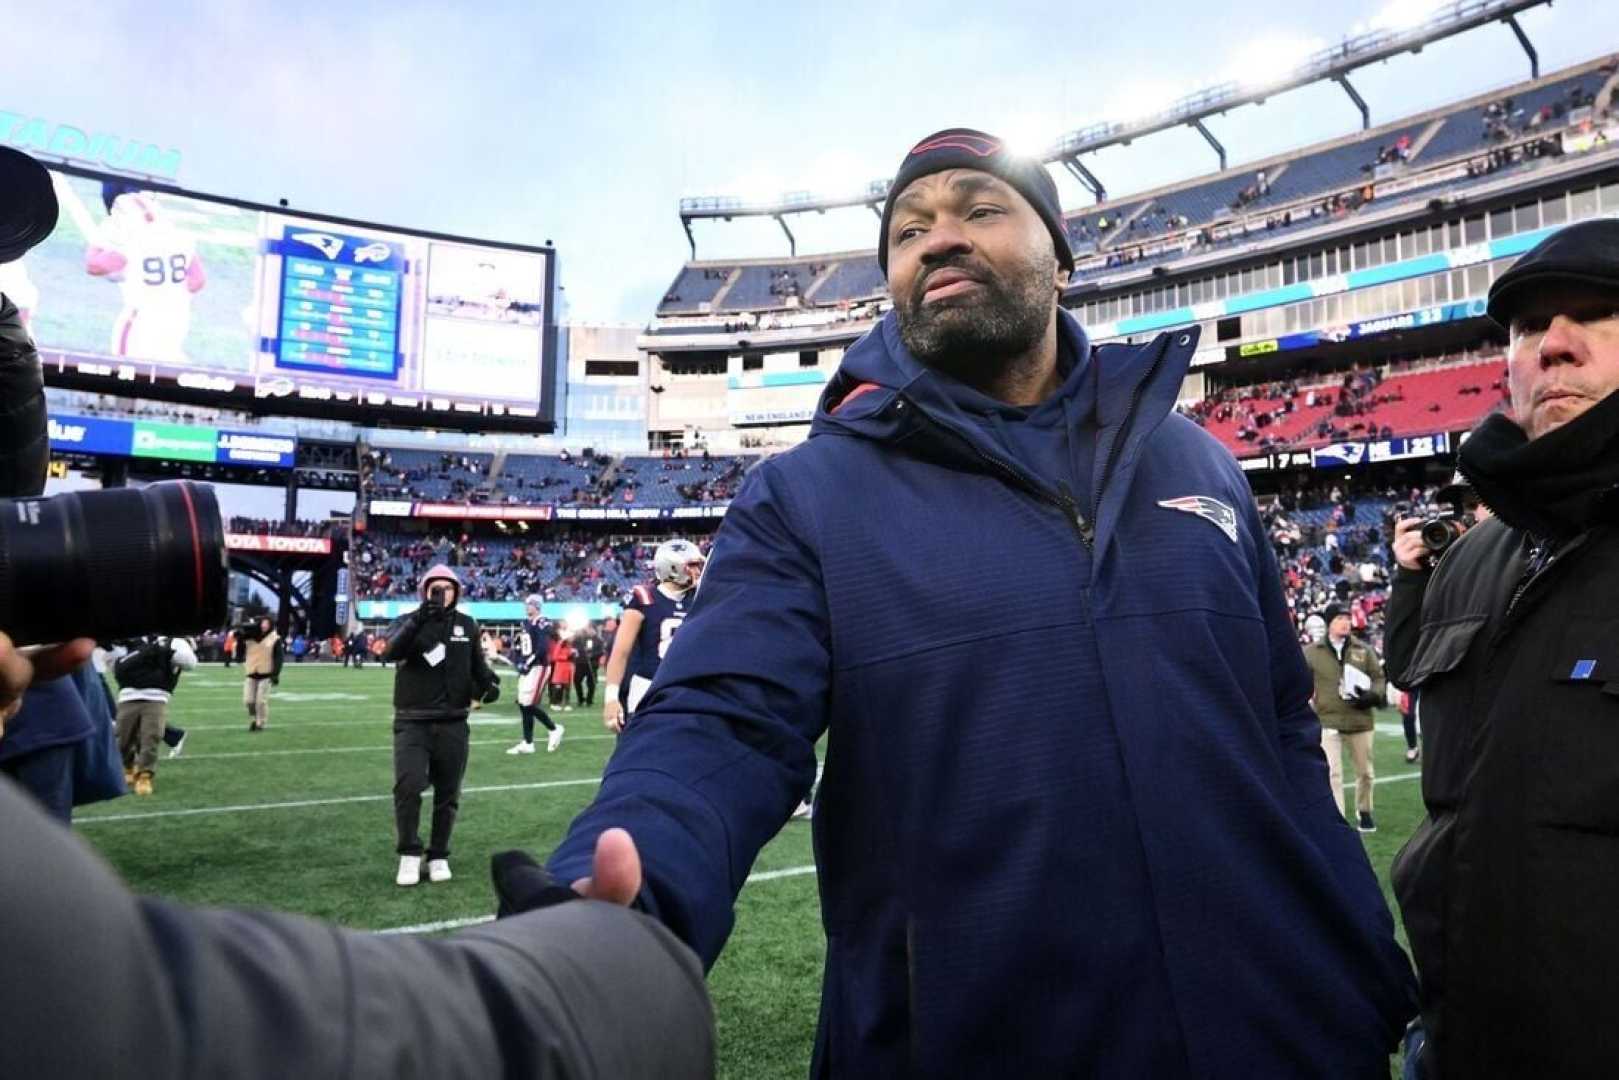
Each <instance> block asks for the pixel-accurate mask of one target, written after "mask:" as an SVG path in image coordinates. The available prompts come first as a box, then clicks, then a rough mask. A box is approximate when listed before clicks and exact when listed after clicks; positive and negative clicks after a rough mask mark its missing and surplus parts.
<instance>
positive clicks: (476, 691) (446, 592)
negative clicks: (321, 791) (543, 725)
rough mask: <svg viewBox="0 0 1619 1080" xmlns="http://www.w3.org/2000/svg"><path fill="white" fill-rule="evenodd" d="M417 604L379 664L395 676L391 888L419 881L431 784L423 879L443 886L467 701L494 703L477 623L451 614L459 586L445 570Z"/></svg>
mask: <svg viewBox="0 0 1619 1080" xmlns="http://www.w3.org/2000/svg"><path fill="white" fill-rule="evenodd" d="M421 594H422V603H421V606H419V607H418V608H417V609H416V610H415V611H413V612H411V613H410V614H409V615H402V616H400V617H399V618H397V619H395V620H394V621H393V623H392V625H390V626H389V627H388V629H387V632H386V636H387V641H388V647H387V650H386V651H385V652H384V653H383V654H382V658H383V660H385V661H392V662H393V663H394V664H396V665H397V666H396V667H395V669H394V824H395V826H396V828H397V831H398V839H399V846H398V850H399V872H398V874H397V875H396V877H395V879H394V880H395V882H396V883H397V884H399V885H406V886H408V885H415V884H417V883H418V882H420V881H421V876H422V854H423V852H422V837H421V833H420V831H419V826H420V823H421V816H422V792H424V791H426V790H427V786H428V784H432V785H433V831H432V835H431V837H430V839H429V843H428V846H427V850H426V855H427V876H428V878H429V880H431V881H435V882H441V881H449V880H450V863H449V858H450V833H451V831H452V830H454V828H455V815H456V811H457V810H458V809H459V808H460V804H461V778H462V777H463V776H465V775H466V771H467V737H468V734H467V714H468V712H470V711H471V709H472V707H473V702H479V703H480V704H484V705H489V704H492V703H493V702H494V701H495V700H496V699H497V698H498V697H499V696H500V679H499V677H497V676H496V675H495V673H494V672H492V671H490V670H489V664H488V663H487V662H486V661H485V660H484V654H483V649H482V648H480V647H479V640H480V638H479V629H478V621H477V620H476V619H474V618H473V617H472V616H471V615H468V614H466V613H465V612H461V611H457V610H456V608H455V603H456V600H457V599H458V598H459V597H460V594H461V582H460V580H459V579H458V578H457V577H456V576H455V571H453V570H451V569H450V568H449V567H448V566H435V567H433V568H432V569H431V570H429V571H428V572H427V574H426V575H425V576H424V577H423V578H422V586H421Z"/></svg>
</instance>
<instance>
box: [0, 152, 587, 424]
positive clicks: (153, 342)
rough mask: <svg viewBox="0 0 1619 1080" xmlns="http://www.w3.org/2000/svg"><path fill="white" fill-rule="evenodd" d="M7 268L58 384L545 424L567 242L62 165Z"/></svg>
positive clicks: (400, 420)
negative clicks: (463, 233)
mask: <svg viewBox="0 0 1619 1080" xmlns="http://www.w3.org/2000/svg"><path fill="white" fill-rule="evenodd" d="M49 168H50V170H51V174H52V179H53V182H54V185H55V188H56V194H57V199H58V202H59V203H60V204H61V208H62V210H61V216H60V218H59V221H58V225H57V228H56V231H55V232H54V233H53V234H52V235H51V236H50V237H49V238H48V239H47V240H45V242H43V243H42V244H40V245H39V246H38V247H36V248H34V249H33V250H32V251H30V252H29V253H28V254H27V255H26V256H24V257H23V258H22V259H21V260H19V261H17V262H13V263H6V264H0V292H4V293H5V294H6V295H7V296H8V297H10V298H11V299H12V300H13V301H15V302H16V303H17V305H18V307H19V308H20V309H22V311H23V313H24V317H25V318H26V319H27V321H28V326H29V331H30V333H31V334H32V335H33V337H34V340H35V342H36V344H37V345H38V346H39V349H40V354H41V359H42V360H43V361H44V363H45V373H46V381H47V382H48V383H50V384H52V385H56V386H63V387H70V388H74V389H81V390H92V391H96V392H102V393H116V394H123V395H134V396H144V397H158V398H163V397H168V398H171V399H174V400H183V401H195V402H205V403H211V404H217V405H219V406H221V407H229V408H238V409H241V408H245V409H249V410H252V411H258V412H273V413H281V414H290V415H300V414H301V415H311V416H321V417H327V418H331V419H339V420H349V421H351V422H354V423H359V424H367V425H377V424H396V425H402V426H407V425H408V426H415V427H446V428H453V427H460V428H464V429H470V430H495V429H504V430H512V431H524V432H536V433H538V432H545V431H549V430H551V429H552V427H553V420H554V416H555V385H556V378H555V376H556V338H557V330H556V321H555V311H554V308H555V305H554V303H553V297H554V296H555V289H556V260H555V253H554V252H553V251H552V250H551V249H550V248H548V247H538V246H532V245H522V244H513V243H505V242H501V241H490V240H472V239H467V238H463V237H454V236H445V235H440V234H436V233H430V232H425V231H420V230H413V229H408V228H397V227H393V226H383V225H373V224H370V223H367V222H359V221H351V220H346V219H341V218H334V217H325V216H321V215H314V214H306V213H303V212H301V211H299V212H295V211H292V210H288V209H286V208H284V207H270V206H263V205H258V204H253V203H248V202H243V201H240V200H235V199H229V198H222V197H217V196H211V195H200V194H196V193H194V192H189V191H183V190H181V189H178V188H173V187H169V186H166V185H162V184H158V183H156V182H151V181H145V180H139V179H135V178H131V177H125V176H116V175H112V174H105V173H98V172H93V171H89V170H82V169H78V168H74V167H71V166H58V165H51V166H49Z"/></svg>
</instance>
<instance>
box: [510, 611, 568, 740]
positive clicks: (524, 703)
mask: <svg viewBox="0 0 1619 1080" xmlns="http://www.w3.org/2000/svg"><path fill="white" fill-rule="evenodd" d="M523 614H524V615H526V616H527V618H526V619H524V620H523V625H522V626H519V627H518V628H517V633H516V634H514V635H513V639H514V640H513V642H512V651H513V652H514V653H515V654H516V655H515V658H514V661H513V662H514V663H515V664H516V666H517V711H518V713H519V714H521V716H522V717H523V741H522V742H520V743H518V744H517V745H516V746H514V747H512V748H511V749H510V750H508V751H506V753H508V754H532V753H533V752H534V721H535V719H536V718H538V719H539V721H540V723H542V724H544V725H545V730H546V731H548V732H550V734H549V735H547V736H546V737H545V752H546V753H548V754H549V753H552V752H554V751H555V750H556V748H557V747H559V746H561V745H562V732H563V730H564V728H563V727H562V725H561V724H556V723H552V721H551V718H550V717H549V716H547V715H546V712H545V684H546V683H547V682H549V681H550V680H549V679H548V678H547V676H548V674H549V672H548V670H547V669H548V668H549V666H550V665H549V663H548V658H549V656H550V654H551V631H550V629H549V628H548V627H547V626H546V625H545V620H544V619H542V618H540V597H539V596H538V595H537V594H536V595H534V596H530V597H529V598H528V599H527V600H525V601H524V605H523Z"/></svg>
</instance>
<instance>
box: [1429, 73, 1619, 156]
mask: <svg viewBox="0 0 1619 1080" xmlns="http://www.w3.org/2000/svg"><path fill="white" fill-rule="evenodd" d="M1607 78H1608V77H1607V75H1605V74H1603V73H1602V72H1601V71H1600V70H1598V71H1589V72H1585V73H1583V74H1580V75H1575V76H1573V77H1571V78H1566V79H1556V80H1554V81H1552V82H1549V83H1547V84H1545V85H1544V86H1539V87H1536V88H1534V89H1532V90H1528V91H1525V92H1523V93H1521V94H1518V95H1516V96H1515V97H1514V98H1512V99H1510V100H1511V101H1512V110H1511V112H1509V113H1507V115H1506V116H1504V117H1503V118H1502V119H1503V120H1504V122H1505V123H1506V124H1507V125H1508V126H1509V127H1510V128H1511V130H1513V131H1517V132H1523V133H1528V132H1529V131H1538V130H1541V129H1543V128H1551V127H1555V126H1558V124H1559V123H1560V122H1561V121H1562V120H1563V118H1564V117H1565V116H1566V115H1567V113H1568V112H1569V111H1570V110H1571V109H1574V108H1577V107H1579V105H1581V104H1586V105H1588V104H1590V102H1591V101H1592V100H1594V99H1595V97H1596V94H1597V91H1599V90H1601V89H1602V84H1603V83H1605V82H1606V81H1607ZM1495 104H1496V102H1490V103H1487V104H1484V105H1477V106H1474V107H1473V108H1470V109H1464V110H1462V111H1461V112H1458V113H1453V114H1452V115H1450V116H1448V117H1446V118H1445V123H1444V126H1443V127H1441V128H1440V129H1439V132H1438V134H1436V135H1435V136H1434V137H1433V138H1432V139H1430V140H1429V141H1428V145H1427V146H1426V147H1424V148H1423V151H1422V161H1423V162H1424V163H1430V162H1436V161H1444V160H1446V159H1448V158H1452V157H1456V156H1458V155H1465V154H1471V153H1475V152H1477V151H1478V150H1479V149H1481V148H1484V147H1487V146H1489V144H1490V143H1491V142H1492V141H1498V140H1492V139H1491V137H1490V132H1491V130H1492V128H1491V126H1490V125H1488V124H1487V123H1486V119H1487V114H1488V113H1489V112H1490V110H1491V106H1493V105H1495ZM1542 109H1546V110H1549V111H1550V115H1543V114H1542V113H1541V110H1542ZM1537 117H1539V119H1538V120H1537V119H1536V118H1537Z"/></svg>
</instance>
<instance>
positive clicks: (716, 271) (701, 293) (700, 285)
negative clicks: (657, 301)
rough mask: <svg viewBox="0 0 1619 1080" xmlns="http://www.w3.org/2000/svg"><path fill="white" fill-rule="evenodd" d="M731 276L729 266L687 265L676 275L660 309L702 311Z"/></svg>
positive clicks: (671, 311)
mask: <svg viewBox="0 0 1619 1080" xmlns="http://www.w3.org/2000/svg"><path fill="white" fill-rule="evenodd" d="M730 276H731V269H730V268H729V267H711V266H687V267H683V268H682V269H681V271H680V273H679V274H677V275H676V276H675V280H674V283H673V284H671V285H670V286H669V291H668V292H667V293H665V294H664V297H663V303H662V304H661V305H659V307H658V310H659V311H663V312H670V313H673V312H680V311H701V310H703V305H704V304H707V303H711V302H712V301H713V299H714V297H715V296H716V295H717V294H718V293H719V291H720V290H721V289H722V288H724V287H725V282H726V281H727V280H728V279H729V278H730Z"/></svg>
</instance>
